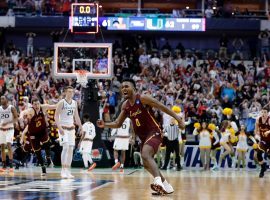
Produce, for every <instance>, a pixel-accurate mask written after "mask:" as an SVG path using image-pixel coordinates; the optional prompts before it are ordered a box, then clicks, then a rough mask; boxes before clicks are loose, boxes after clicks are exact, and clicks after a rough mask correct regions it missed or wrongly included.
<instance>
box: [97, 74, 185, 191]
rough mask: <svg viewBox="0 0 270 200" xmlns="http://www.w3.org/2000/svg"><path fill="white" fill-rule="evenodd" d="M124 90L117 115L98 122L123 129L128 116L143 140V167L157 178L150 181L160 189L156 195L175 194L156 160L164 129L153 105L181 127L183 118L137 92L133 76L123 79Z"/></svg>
mask: <svg viewBox="0 0 270 200" xmlns="http://www.w3.org/2000/svg"><path fill="white" fill-rule="evenodd" d="M121 90H122V94H123V96H124V98H125V102H124V103H123V105H122V108H121V112H120V114H119V116H118V118H117V119H116V120H115V121H114V122H110V123H105V122H104V121H103V120H98V121H97V125H98V126H99V127H100V128H104V127H108V128H120V127H121V125H122V124H123V122H124V120H125V119H126V118H127V117H129V118H130V119H131V121H132V125H133V129H134V132H135V134H136V135H138V137H139V138H140V140H141V141H142V144H141V152H142V158H143V164H144V167H145V169H146V170H147V171H148V172H149V173H150V174H151V175H152V176H153V177H154V182H153V183H152V184H151V188H152V190H154V191H155V192H157V194H169V193H173V192H174V190H173V188H172V186H171V185H170V184H169V183H168V182H167V181H166V180H165V178H164V177H163V176H162V174H161V172H160V171H159V169H158V166H157V164H156V162H155V160H154V155H155V154H156V152H157V151H158V148H159V146H160V144H161V142H162V131H161V129H160V127H159V125H158V123H157V122H156V120H155V118H154V117H153V114H152V107H154V108H157V109H159V110H161V111H163V112H165V113H167V114H169V115H171V116H172V117H174V118H175V119H176V120H177V122H178V125H179V127H180V128H184V126H185V125H184V122H183V120H182V119H181V118H180V117H179V116H177V114H176V113H174V112H173V111H172V110H170V109H169V108H167V107H166V106H164V105H163V104H161V103H160V102H159V101H157V100H156V99H154V98H152V97H150V96H148V95H140V94H136V85H135V82H134V81H133V80H132V79H126V80H124V81H123V83H122V87H121ZM134 139H135V138H134ZM155 194H156V193H155Z"/></svg>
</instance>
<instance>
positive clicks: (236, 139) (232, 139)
mask: <svg viewBox="0 0 270 200" xmlns="http://www.w3.org/2000/svg"><path fill="white" fill-rule="evenodd" d="M230 141H231V143H236V142H237V141H238V138H237V137H235V136H233V137H231V139H230Z"/></svg>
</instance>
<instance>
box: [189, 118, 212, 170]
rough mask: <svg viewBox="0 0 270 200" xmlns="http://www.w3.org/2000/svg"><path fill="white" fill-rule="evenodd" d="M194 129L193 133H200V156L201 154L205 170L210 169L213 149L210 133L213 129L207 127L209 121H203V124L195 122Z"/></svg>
mask: <svg viewBox="0 0 270 200" xmlns="http://www.w3.org/2000/svg"><path fill="white" fill-rule="evenodd" d="M194 127H195V129H194V131H193V135H200V142H199V148H200V156H201V162H202V164H203V167H204V170H209V164H210V150H211V138H210V133H211V130H210V129H208V128H207V123H206V122H202V125H200V123H198V122H197V123H195V124H194Z"/></svg>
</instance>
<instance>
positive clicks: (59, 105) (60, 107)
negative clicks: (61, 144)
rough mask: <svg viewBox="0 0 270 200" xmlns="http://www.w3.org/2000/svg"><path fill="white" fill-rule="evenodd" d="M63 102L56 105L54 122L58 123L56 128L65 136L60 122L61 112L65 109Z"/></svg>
mask: <svg viewBox="0 0 270 200" xmlns="http://www.w3.org/2000/svg"><path fill="white" fill-rule="evenodd" d="M63 104H64V103H63V101H60V102H59V103H58V104H57V105H56V110H55V114H54V120H55V123H56V126H57V128H58V130H59V132H60V134H62V135H64V130H63V128H62V126H61V125H60V121H59V115H60V111H61V109H62V107H63Z"/></svg>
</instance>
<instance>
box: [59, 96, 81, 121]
mask: <svg viewBox="0 0 270 200" xmlns="http://www.w3.org/2000/svg"><path fill="white" fill-rule="evenodd" d="M60 102H63V106H62V110H61V112H60V116H59V118H60V119H59V122H60V125H61V126H73V125H74V114H75V110H76V109H77V102H76V101H74V100H72V101H71V103H70V104H69V103H68V102H67V101H66V100H65V99H62V100H61V101H60Z"/></svg>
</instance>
